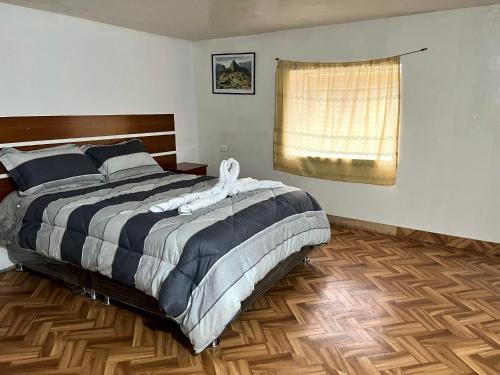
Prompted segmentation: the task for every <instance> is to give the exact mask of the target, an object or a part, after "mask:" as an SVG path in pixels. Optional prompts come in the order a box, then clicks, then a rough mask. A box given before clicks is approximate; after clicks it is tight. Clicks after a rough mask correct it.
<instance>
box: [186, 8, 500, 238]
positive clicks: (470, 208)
mask: <svg viewBox="0 0 500 375" xmlns="http://www.w3.org/2000/svg"><path fill="white" fill-rule="evenodd" d="M421 47H428V48H429V51H428V52H425V53H420V54H414V55H410V56H406V57H403V58H402V71H403V74H402V77H403V78H402V115H401V143H400V156H401V157H400V167H399V171H398V178H397V183H396V185H395V186H393V187H383V186H374V185H364V184H354V183H343V182H333V181H327V180H319V179H313V178H305V177H299V176H294V175H291V174H287V173H282V172H278V171H273V165H272V163H273V161H272V160H273V158H272V142H273V141H272V138H273V116H274V70H275V61H274V58H275V57H277V56H278V57H280V58H283V59H289V60H304V61H346V60H364V59H369V58H376V57H384V56H390V55H394V54H397V53H401V52H405V51H410V50H414V49H418V48H421ZM223 52H256V59H257V61H256V69H257V71H256V90H257V93H256V95H255V96H244V95H241V96H238V95H213V94H211V76H210V64H211V58H210V54H211V53H223ZM194 59H195V82H196V89H197V106H198V124H199V132H200V139H201V140H202V141H201V143H200V158H201V160H202V161H204V162H208V163H209V165H210V170H209V171H210V172H211V173H216V170H217V165H218V163H219V161H220V160H221V159H223V158H227V157H229V156H232V157H236V158H237V159H238V160H239V161H240V163H241V165H242V173H243V174H245V175H250V176H254V177H258V178H272V179H279V180H283V181H284V182H286V183H288V184H291V185H295V186H298V187H301V188H304V189H306V190H308V191H310V192H311V193H313V195H315V196H316V197H317V198H318V199H319V201H320V202H321V204H322V205H323V207H324V208H325V210H326V211H327V213H330V214H334V215H338V216H344V217H349V218H355V219H362V220H369V221H374V222H379V223H385V224H393V225H399V226H403V227H409V228H414V229H422V230H428V231H433V232H439V233H446V234H451V235H457V236H464V237H469V238H477V239H482V240H489V241H496V242H500V198H499V192H500V6H490V7H479V8H469V9H462V10H457V11H449V12H439V13H430V14H422V15H415V16H409V17H399V18H391V19H383V20H375V21H368V22H357V23H350V24H343V25H333V26H327V27H319V28H309V29H301V30H292V31H285V32H277V33H270V34H264V35H257V36H249V37H238V38H229V39H218V40H208V41H201V42H197V43H196V44H195V53H194ZM219 144H229V145H230V147H231V148H230V151H229V152H228V153H219V152H218V145H219Z"/></svg>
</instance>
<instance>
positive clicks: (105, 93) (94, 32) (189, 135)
mask: <svg viewBox="0 0 500 375" xmlns="http://www.w3.org/2000/svg"><path fill="white" fill-rule="evenodd" d="M0 51H1V53H0V116H21V115H64V114H81V115H85V114H128V113H174V114H175V121H176V139H177V151H178V160H180V161H194V162H196V161H198V156H199V155H198V133H197V126H196V105H195V94H194V79H193V43H192V42H188V41H183V40H179V39H172V38H167V37H162V36H157V35H152V34H147V33H142V32H138V31H133V30H129V29H124V28H119V27H115V26H110V25H105V24H101V23H97V22H91V21H87V20H83V19H79V18H73V17H68V16H63V15H58V14H54V13H49V12H42V11H37V10H31V9H27V8H22V7H17V6H12V5H6V4H0ZM0 143H2V142H1V136H0ZM4 261H5V252H4V251H2V250H0V268H1V267H2V265H4V263H3V262H4Z"/></svg>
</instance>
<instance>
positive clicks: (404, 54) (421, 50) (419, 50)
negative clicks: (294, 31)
mask: <svg viewBox="0 0 500 375" xmlns="http://www.w3.org/2000/svg"><path fill="white" fill-rule="evenodd" d="M428 49H429V48H427V47H425V48H420V49H416V50H415V51H410V52H405V53H402V54H400V55H394V56H399V57H401V56H406V55H411V54H412V53H418V52H424V51H427V50H428ZM394 56H391V57H394ZM275 60H279V57H276V58H275Z"/></svg>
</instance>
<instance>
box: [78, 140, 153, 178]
mask: <svg viewBox="0 0 500 375" xmlns="http://www.w3.org/2000/svg"><path fill="white" fill-rule="evenodd" d="M82 150H83V151H84V153H85V155H86V156H88V157H89V159H90V160H92V161H93V162H94V164H95V166H96V167H97V168H99V171H100V172H101V173H102V174H103V175H105V176H106V179H107V180H108V182H110V181H116V180H119V179H123V178H129V177H135V176H139V175H144V174H150V173H158V172H163V168H162V167H160V165H159V164H158V163H157V162H156V161H155V160H154V159H153V157H152V156H151V155H150V154H149V152H147V151H146V149H145V148H144V144H143V143H142V142H141V141H140V140H139V139H132V140H130V141H125V142H121V143H115V144H114V145H86V146H83V147H82Z"/></svg>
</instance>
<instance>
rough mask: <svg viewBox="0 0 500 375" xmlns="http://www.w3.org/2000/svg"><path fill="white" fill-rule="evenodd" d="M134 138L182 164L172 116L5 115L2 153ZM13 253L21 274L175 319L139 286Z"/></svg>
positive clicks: (7, 186) (159, 157) (267, 280)
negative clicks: (32, 273)
mask: <svg viewBox="0 0 500 375" xmlns="http://www.w3.org/2000/svg"><path fill="white" fill-rule="evenodd" d="M132 138H137V139H141V140H142V142H143V143H144V145H145V146H146V149H147V151H148V152H149V153H151V154H152V156H153V157H154V158H155V159H156V161H157V162H158V163H159V164H160V165H161V166H162V167H163V168H164V169H171V168H175V166H176V162H177V160H176V149H175V125H174V116H173V115H172V114H159V115H101V116H36V117H0V149H1V148H4V147H16V148H18V149H21V150H35V149H42V148H46V147H52V146H54V145H58V144H65V143H75V144H111V143H116V142H120V141H124V140H127V139H132ZM6 172H7V171H6V170H5V169H4V168H3V166H1V165H0V200H2V199H3V198H4V197H5V196H6V195H7V194H9V193H10V192H12V191H14V190H15V187H14V185H13V183H12V181H11V180H10V178H9V177H8V176H7V175H6ZM311 250H312V247H304V248H302V249H301V250H300V251H299V252H297V253H295V254H292V255H291V256H289V257H288V258H286V259H285V260H283V261H282V262H281V263H280V264H278V265H277V266H276V267H275V268H273V269H272V270H271V271H270V272H269V273H268V274H267V275H266V276H265V277H264V278H263V279H262V280H261V281H260V282H258V283H257V284H256V286H255V289H254V291H253V293H252V294H251V295H250V296H249V297H248V298H247V299H246V300H245V301H243V302H242V305H241V311H245V310H246V309H247V308H248V307H249V306H250V305H251V304H252V303H253V302H254V301H255V300H256V299H257V298H259V297H260V296H262V295H263V294H264V293H266V292H267V291H268V290H269V289H270V288H272V286H273V285H275V284H276V282H278V281H279V280H280V279H281V278H282V277H284V276H285V275H286V274H287V273H288V272H290V271H291V270H292V269H293V268H294V267H295V266H297V264H299V263H300V262H302V261H305V262H308V261H309V257H308V253H309V252H310V251H311ZM7 251H8V254H9V258H10V260H11V261H12V262H14V263H15V265H16V269H17V270H18V271H23V270H24V268H27V269H29V270H32V271H35V272H37V273H40V274H42V275H45V276H49V277H52V278H55V279H58V280H61V281H63V282H65V283H68V284H71V285H74V286H78V287H80V288H82V291H84V292H85V293H88V295H89V298H90V299H92V300H95V299H97V295H100V296H102V298H103V301H104V303H105V304H109V303H110V300H113V301H117V302H120V303H123V304H125V305H127V306H131V307H134V308H136V309H139V310H141V311H144V312H147V313H150V314H153V315H155V316H157V317H159V318H161V319H167V320H169V319H168V318H167V317H166V316H165V314H164V313H163V312H162V311H161V310H160V309H159V305H158V301H157V300H156V299H155V298H153V297H151V296H149V295H147V294H145V293H143V292H141V291H140V290H138V289H136V288H134V287H131V286H127V285H123V284H121V283H119V282H117V281H114V280H111V279H109V278H108V277H106V276H103V275H101V274H99V273H96V272H92V271H87V270H84V269H82V268H80V267H77V266H74V265H72V264H69V263H66V262H62V261H58V260H55V259H51V258H47V257H45V256H43V255H40V254H37V253H36V252H34V251H32V250H27V249H23V248H21V247H18V246H10V247H7ZM238 315H239V314H238ZM236 318H237V316H236V317H235V319H236ZM218 342H219V340H218V339H217V340H215V341H214V342H213V343H212V345H211V346H213V347H214V346H217V344H218Z"/></svg>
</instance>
